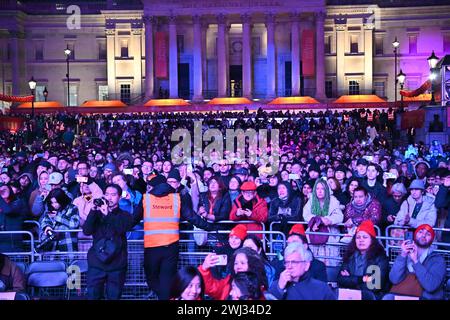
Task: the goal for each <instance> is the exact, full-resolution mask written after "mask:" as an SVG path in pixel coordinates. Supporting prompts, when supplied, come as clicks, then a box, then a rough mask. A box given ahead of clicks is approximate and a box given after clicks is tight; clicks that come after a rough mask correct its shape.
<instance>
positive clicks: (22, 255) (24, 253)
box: [0, 231, 34, 263]
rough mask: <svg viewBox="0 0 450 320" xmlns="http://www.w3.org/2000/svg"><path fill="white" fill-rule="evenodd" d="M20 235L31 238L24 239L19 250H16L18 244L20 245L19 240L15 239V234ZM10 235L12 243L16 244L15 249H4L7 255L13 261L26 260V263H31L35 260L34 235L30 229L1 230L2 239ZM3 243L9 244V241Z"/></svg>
mask: <svg viewBox="0 0 450 320" xmlns="http://www.w3.org/2000/svg"><path fill="white" fill-rule="evenodd" d="M20 235H26V236H28V237H29V240H24V239H22V241H21V243H22V244H23V245H24V246H22V247H21V248H18V249H20V250H19V251H15V250H16V249H17V247H16V246H17V245H19V241H17V239H15V236H20ZM8 236H10V237H11V239H9V240H11V244H14V247H13V248H12V249H13V250H14V251H11V252H7V251H4V252H2V253H4V254H5V255H7V256H8V257H9V258H10V259H11V260H12V261H15V262H24V263H31V262H33V261H34V236H33V234H32V233H31V232H30V231H0V238H2V239H3V240H2V241H5V240H6V239H5V238H4V237H8ZM2 245H5V246H6V245H7V242H6V241H5V243H3V244H2Z"/></svg>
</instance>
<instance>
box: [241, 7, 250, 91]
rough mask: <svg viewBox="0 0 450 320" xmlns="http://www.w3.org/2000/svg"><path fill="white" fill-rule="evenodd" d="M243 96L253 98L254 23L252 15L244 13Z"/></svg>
mask: <svg viewBox="0 0 450 320" xmlns="http://www.w3.org/2000/svg"><path fill="white" fill-rule="evenodd" d="M241 18H242V96H244V97H246V98H249V99H251V98H252V42H251V41H252V24H251V16H250V15H248V14H244V15H242V17H241Z"/></svg>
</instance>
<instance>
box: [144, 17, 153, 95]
mask: <svg viewBox="0 0 450 320" xmlns="http://www.w3.org/2000/svg"><path fill="white" fill-rule="evenodd" d="M154 22H155V18H154V17H152V16H144V23H145V97H146V98H147V99H152V98H153V97H154V78H153V77H154V68H153V23H154Z"/></svg>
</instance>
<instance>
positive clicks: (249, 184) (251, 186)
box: [241, 181, 257, 191]
mask: <svg viewBox="0 0 450 320" xmlns="http://www.w3.org/2000/svg"><path fill="white" fill-rule="evenodd" d="M256 188H257V187H256V184H255V183H254V182H253V181H246V182H244V183H243V184H242V186H241V191H255V190H256Z"/></svg>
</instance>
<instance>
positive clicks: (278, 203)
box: [268, 181, 303, 233]
mask: <svg viewBox="0 0 450 320" xmlns="http://www.w3.org/2000/svg"><path fill="white" fill-rule="evenodd" d="M279 184H283V185H284V186H285V187H286V188H287V191H288V197H287V199H285V200H281V199H280V198H278V197H277V198H275V199H274V200H273V201H272V202H270V208H269V219H268V222H269V223H272V222H274V221H280V222H281V225H274V230H277V231H282V232H284V233H287V232H288V231H289V229H290V227H291V225H287V224H286V222H287V221H301V220H303V219H302V217H303V214H302V208H303V204H302V200H301V198H300V197H298V196H296V195H295V194H294V192H293V190H292V187H291V185H290V184H289V183H288V182H285V181H283V182H280V183H279Z"/></svg>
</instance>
